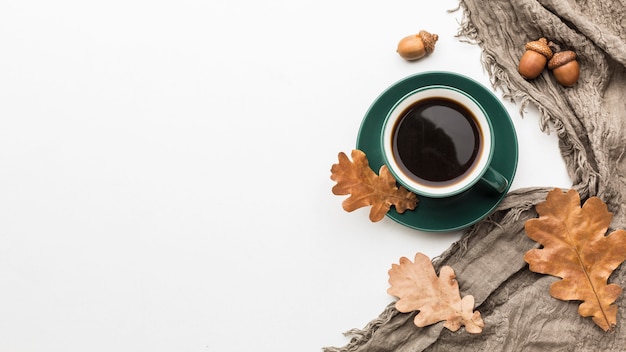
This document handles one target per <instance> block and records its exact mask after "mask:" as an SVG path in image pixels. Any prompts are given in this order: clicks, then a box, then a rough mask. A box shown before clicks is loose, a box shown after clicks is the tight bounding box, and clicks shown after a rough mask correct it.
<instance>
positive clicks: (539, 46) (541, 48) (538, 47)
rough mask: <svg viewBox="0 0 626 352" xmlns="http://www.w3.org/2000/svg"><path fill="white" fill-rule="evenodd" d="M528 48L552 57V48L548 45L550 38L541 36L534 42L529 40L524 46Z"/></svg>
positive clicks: (548, 57)
mask: <svg viewBox="0 0 626 352" xmlns="http://www.w3.org/2000/svg"><path fill="white" fill-rule="evenodd" d="M524 48H525V49H526V50H532V51H536V52H538V53H539V54H541V55H543V56H545V57H546V58H547V59H550V58H552V50H551V49H550V47H549V46H548V40H547V39H546V38H540V39H538V40H535V41H534V42H528V43H526V45H525V46H524Z"/></svg>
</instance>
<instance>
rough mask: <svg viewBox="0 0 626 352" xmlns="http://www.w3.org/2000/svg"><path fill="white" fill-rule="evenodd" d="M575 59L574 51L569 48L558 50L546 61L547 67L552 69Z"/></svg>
mask: <svg viewBox="0 0 626 352" xmlns="http://www.w3.org/2000/svg"><path fill="white" fill-rule="evenodd" d="M574 60H576V53H575V52H573V51H571V50H565V51H559V52H558V53H555V54H554V56H553V57H552V59H550V61H548V68H549V69H550V70H554V69H555V68H557V67H559V66H563V65H565V64H566V63H568V62H570V61H574Z"/></svg>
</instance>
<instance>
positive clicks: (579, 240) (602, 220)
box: [524, 188, 626, 331]
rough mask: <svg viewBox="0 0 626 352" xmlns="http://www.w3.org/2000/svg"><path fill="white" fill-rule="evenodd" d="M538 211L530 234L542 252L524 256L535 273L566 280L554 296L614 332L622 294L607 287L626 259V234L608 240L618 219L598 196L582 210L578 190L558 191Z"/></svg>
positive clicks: (528, 224)
mask: <svg viewBox="0 0 626 352" xmlns="http://www.w3.org/2000/svg"><path fill="white" fill-rule="evenodd" d="M536 209H537V213H538V214H539V218H536V219H530V220H528V221H526V223H525V227H526V233H527V235H528V237H530V238H532V239H533V240H535V241H536V242H538V243H540V244H541V245H542V246H543V248H539V249H531V250H529V251H528V252H526V254H525V255H524V260H525V261H526V262H527V263H528V264H529V265H530V270H531V271H534V272H537V273H541V274H548V275H552V276H556V277H559V278H561V279H562V280H559V281H557V282H555V283H553V284H552V285H551V286H550V295H551V296H552V297H554V298H557V299H560V300H577V301H582V303H581V304H580V305H579V307H578V313H579V314H580V315H581V316H583V317H592V320H593V321H594V322H595V323H596V324H597V325H598V326H599V327H600V328H602V329H603V330H604V331H608V330H610V329H611V328H612V327H614V326H615V325H616V323H617V305H615V300H616V299H617V297H618V296H619V295H620V293H621V292H622V289H621V288H620V287H619V286H618V285H616V284H607V282H608V279H609V276H610V275H611V273H612V272H613V270H615V269H616V268H617V267H618V266H619V265H620V264H621V263H622V262H623V261H624V260H626V231H624V230H621V229H620V230H616V231H613V232H612V233H610V234H609V235H608V236H605V234H606V232H607V230H608V227H609V225H610V223H611V219H612V218H613V214H612V213H610V212H609V211H608V209H607V206H606V204H604V203H603V202H602V201H601V200H600V199H599V198H597V197H591V198H589V199H588V200H587V201H586V202H585V204H584V205H583V206H582V207H581V206H580V195H579V194H578V192H576V191H575V190H570V191H568V192H567V193H564V192H563V191H561V190H560V189H558V188H557V189H554V190H552V191H550V193H548V196H547V198H546V201H545V202H543V203H540V204H538V205H537V206H536Z"/></svg>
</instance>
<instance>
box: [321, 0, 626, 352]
mask: <svg viewBox="0 0 626 352" xmlns="http://www.w3.org/2000/svg"><path fill="white" fill-rule="evenodd" d="M460 9H462V10H463V11H464V17H465V21H464V23H463V24H462V27H461V29H460V32H459V37H460V38H461V39H466V40H468V41H469V42H471V43H475V44H477V45H480V47H481V48H482V50H483V57H482V60H483V64H484V66H485V68H486V70H487V71H488V73H489V75H490V77H491V81H492V84H493V86H494V87H495V88H496V89H499V90H501V91H502V92H503V95H504V97H505V98H510V99H512V100H514V101H515V102H517V103H518V104H519V106H520V111H523V110H524V108H525V107H526V106H527V105H528V104H534V105H536V106H537V108H538V109H539V111H540V114H541V122H540V128H541V129H542V130H544V131H547V130H548V129H549V126H550V125H551V124H552V125H553V126H554V127H553V128H554V129H555V130H556V133H557V135H558V138H559V147H560V152H561V155H562V156H563V159H564V161H565V163H566V165H567V169H568V172H569V175H570V178H571V179H572V188H574V189H576V190H577V191H578V192H579V193H580V195H581V198H582V200H583V201H584V200H586V199H587V198H589V197H590V196H598V197H600V198H601V199H602V200H603V201H604V202H605V203H606V204H607V205H608V207H609V210H610V211H611V212H613V213H614V218H613V222H612V224H611V227H610V229H609V231H612V230H614V229H618V228H626V204H624V196H625V195H626V186H625V180H626V160H625V159H626V158H625V157H624V154H625V153H626V0H461V2H460ZM541 37H546V38H547V39H549V40H551V41H553V42H554V43H556V44H557V45H559V47H560V48H561V49H563V50H565V49H570V50H573V51H575V52H576V53H577V54H578V60H579V62H580V66H581V74H580V79H579V81H578V83H577V84H576V85H575V86H574V87H571V88H564V87H561V86H560V85H559V84H558V83H557V82H556V80H555V79H554V77H553V75H552V74H551V73H550V72H549V71H548V70H545V71H544V72H543V74H542V75H541V76H539V77H538V78H536V79H534V80H531V81H527V80H525V79H523V78H522V77H521V76H520V75H519V74H518V72H517V64H518V62H519V58H520V57H521V55H522V54H523V51H524V45H525V44H526V43H527V42H528V41H533V40H536V39H538V38H541ZM537 171H541V170H537ZM538 186H539V187H535V188H527V189H519V190H514V191H512V192H510V193H509V194H508V195H507V197H506V198H505V199H504V201H503V202H502V203H501V205H500V206H499V207H498V209H497V210H496V212H495V213H494V214H492V215H491V216H490V217H488V218H487V219H485V220H483V221H481V222H479V223H478V224H477V225H475V226H473V227H472V228H470V229H469V230H468V231H467V232H466V233H464V235H463V236H462V238H461V240H460V241H458V242H457V243H455V244H453V245H452V246H451V247H450V248H449V249H448V250H446V251H445V252H444V253H442V255H441V256H440V257H438V258H435V259H434V260H433V264H434V265H435V268H439V267H440V266H442V265H449V266H451V267H452V268H453V269H454V270H455V272H456V274H457V280H458V282H459V287H460V290H461V295H462V296H465V295H470V294H471V295H473V296H474V297H475V299H476V309H477V310H479V311H480V312H481V314H482V317H483V320H484V322H485V328H484V330H483V332H482V334H477V335H473V334H469V333H467V332H466V331H465V330H464V329H460V330H459V331H457V332H451V331H449V330H447V329H444V328H443V326H442V325H443V324H442V323H438V324H435V325H431V326H428V327H425V328H417V327H416V326H415V325H413V317H414V315H415V313H399V312H398V311H396V310H395V308H394V306H393V304H390V305H389V306H388V307H386V309H385V310H384V311H383V312H382V313H381V314H380V316H379V317H377V318H376V319H374V320H372V321H371V322H370V323H369V324H368V325H367V326H365V328H363V329H353V330H350V331H348V332H347V333H346V334H347V335H349V336H351V337H352V338H351V341H350V342H349V343H348V344H347V345H346V346H343V347H327V348H324V351H326V352H347V351H360V352H363V351H375V352H386V351H394V352H408V351H411V352H416V351H446V352H449V351H489V352H494V351H531V352H532V351H567V352H572V351H594V352H595V351H626V298H625V296H626V293H622V295H621V296H620V297H619V298H618V299H617V302H616V304H617V305H618V315H617V326H616V327H615V328H614V329H613V330H611V331H609V332H604V331H603V330H602V329H600V328H599V327H598V326H597V325H595V324H594V323H593V322H592V321H591V319H590V318H583V317H581V316H580V315H579V314H578V311H577V309H578V305H579V304H580V302H578V301H572V302H565V301H560V300H557V299H554V298H552V297H551V296H550V295H549V293H548V288H549V285H550V284H551V283H552V282H554V281H556V280H558V279H557V278H554V277H551V276H547V275H541V274H536V273H533V272H531V271H529V270H528V265H527V264H526V263H525V262H524V260H523V256H524V253H525V252H526V251H528V250H529V249H531V248H535V247H537V246H538V244H537V243H535V242H534V241H532V240H531V239H529V238H528V237H527V236H526V233H525V231H524V222H525V221H526V220H528V219H530V218H534V217H536V216H537V214H536V212H535V208H534V206H535V205H536V204H537V203H539V202H542V201H543V200H545V197H546V195H547V193H548V192H549V191H550V190H552V189H553V187H552V186H551V185H538ZM609 281H610V282H612V283H616V284H618V285H620V286H621V287H623V288H626V265H622V266H620V267H619V268H617V270H616V271H615V272H614V273H613V275H612V276H611V277H610V279H609Z"/></svg>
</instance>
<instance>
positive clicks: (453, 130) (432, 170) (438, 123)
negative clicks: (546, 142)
mask: <svg viewBox="0 0 626 352" xmlns="http://www.w3.org/2000/svg"><path fill="white" fill-rule="evenodd" d="M380 141H381V149H382V152H383V157H384V160H385V164H387V167H388V168H389V171H391V173H392V174H393V175H394V177H395V178H396V180H397V181H398V183H400V184H402V185H403V186H404V187H406V188H407V189H408V190H410V191H412V192H414V193H415V194H417V195H422V196H427V197H433V198H445V197H451V196H455V195H457V194H459V193H462V192H465V191H467V190H468V189H469V188H471V187H473V186H474V185H475V184H476V183H477V182H479V181H482V182H483V183H484V184H486V185H487V186H489V187H490V188H491V189H492V190H493V191H496V192H498V193H501V192H503V191H504V190H505V189H507V186H508V183H509V180H507V179H506V178H505V177H504V176H503V175H502V174H500V173H499V172H498V171H497V170H495V169H493V168H492V167H490V164H491V160H492V157H493V154H494V146H495V143H494V141H495V137H494V129H493V126H492V123H491V120H490V118H489V115H488V114H487V113H486V111H485V110H484V109H483V108H482V107H481V105H480V104H479V103H478V102H477V101H476V100H475V99H474V98H472V96H471V95H470V94H469V93H466V92H464V91H462V90H460V89H457V88H454V87H450V86H445V85H429V86H425V87H420V88H419V89H416V90H414V91H412V92H410V93H408V94H406V95H405V96H403V97H402V98H401V99H399V100H398V101H397V102H396V104H395V105H394V106H393V108H392V109H391V111H389V113H388V114H387V117H386V118H385V120H384V122H383V132H382V134H381V136H380Z"/></svg>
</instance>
